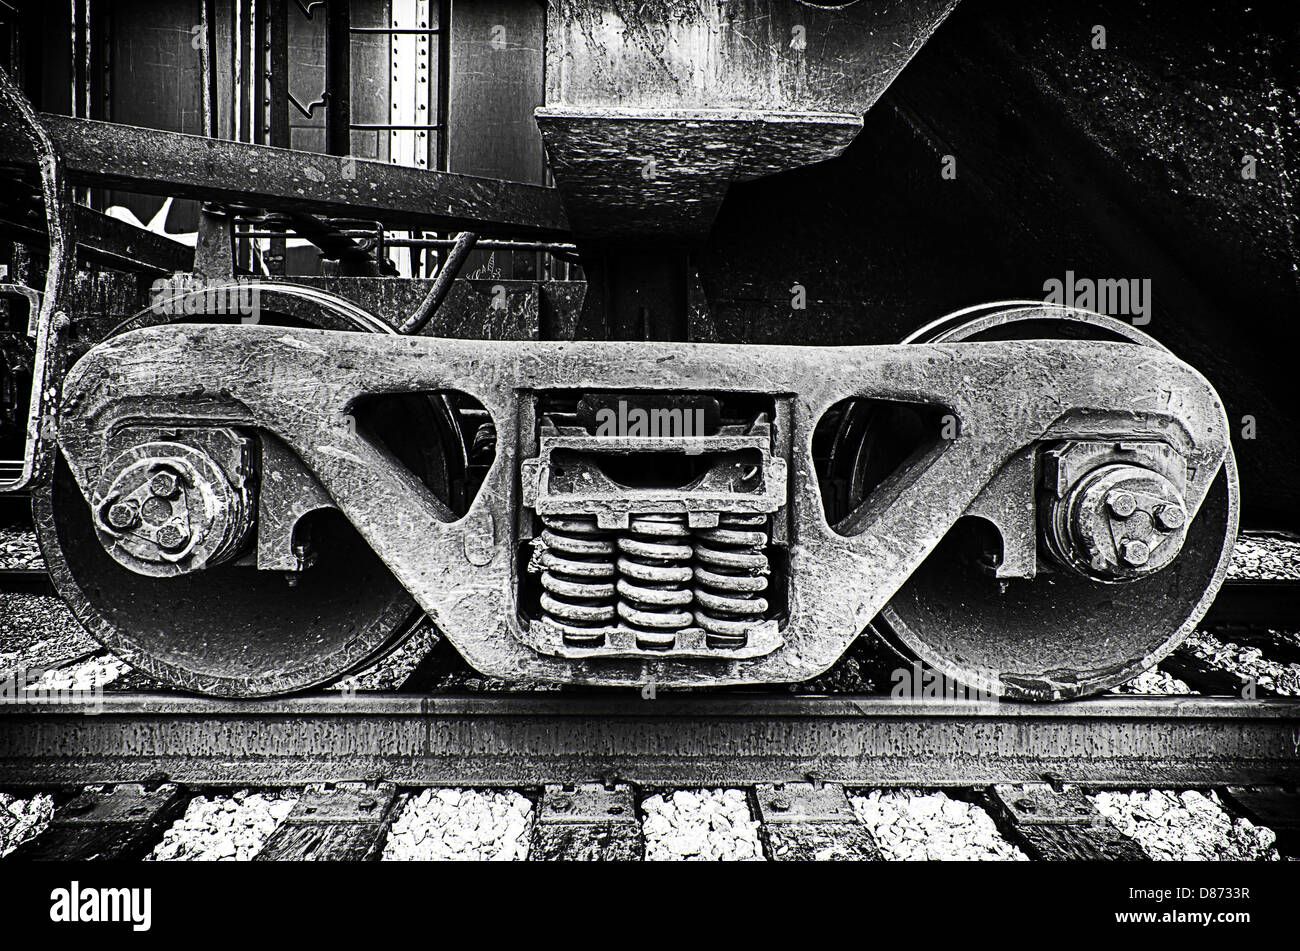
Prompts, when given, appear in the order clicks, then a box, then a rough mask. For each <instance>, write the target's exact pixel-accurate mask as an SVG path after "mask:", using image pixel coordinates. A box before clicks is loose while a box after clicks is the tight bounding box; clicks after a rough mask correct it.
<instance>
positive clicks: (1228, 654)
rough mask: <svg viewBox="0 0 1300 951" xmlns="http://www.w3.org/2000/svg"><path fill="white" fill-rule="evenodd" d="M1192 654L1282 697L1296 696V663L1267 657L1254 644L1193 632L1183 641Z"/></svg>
mask: <svg viewBox="0 0 1300 951" xmlns="http://www.w3.org/2000/svg"><path fill="white" fill-rule="evenodd" d="M1184 644H1185V649H1186V650H1189V651H1191V653H1192V654H1194V655H1195V656H1196V657H1198V658H1200V659H1201V660H1203V661H1205V662H1206V663H1208V664H1211V665H1212V666H1214V667H1218V668H1221V669H1223V670H1229V671H1231V672H1232V673H1234V674H1236V675H1237V676H1239V677H1242V678H1245V679H1247V680H1249V679H1250V678H1252V677H1253V678H1254V679H1255V682H1256V683H1257V684H1258V685H1259V686H1261V687H1264V688H1265V689H1267V690H1272V691H1273V692H1274V693H1276V694H1278V695H1280V696H1284V697H1300V664H1280V663H1278V662H1277V661H1275V660H1269V659H1268V658H1267V657H1265V656H1264V654H1263V652H1262V651H1261V650H1260V649H1259V648H1258V647H1242V646H1241V645H1240V644H1236V643H1234V642H1232V641H1228V640H1222V639H1220V638H1219V637H1217V636H1216V635H1214V634H1211V633H1209V632H1208V631H1193V632H1192V633H1191V634H1190V635H1189V636H1188V638H1187V640H1186V641H1185V642H1184Z"/></svg>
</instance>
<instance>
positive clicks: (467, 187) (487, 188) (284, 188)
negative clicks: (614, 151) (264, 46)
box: [0, 114, 568, 238]
mask: <svg viewBox="0 0 1300 951" xmlns="http://www.w3.org/2000/svg"><path fill="white" fill-rule="evenodd" d="M40 122H41V125H42V126H43V127H44V129H45V130H46V132H47V134H48V135H49V137H50V140H51V141H52V143H53V145H54V147H55V149H56V150H57V151H58V153H59V155H60V156H61V157H62V159H63V161H64V163H65V166H66V169H67V176H68V180H69V181H70V182H72V183H74V184H80V185H96V186H102V187H110V188H122V189H127V190H130V191H136V192H142V193H144V194H151V195H158V194H161V195H174V196H176V197H178V198H197V199H201V200H207V201H218V202H229V203H236V204H241V205H252V206H254V207H265V208H273V209H279V210H284V211H294V212H303V213H307V214H316V215H322V216H324V217H353V218H355V217H357V216H358V215H363V214H364V215H366V216H368V217H374V218H379V219H381V220H383V221H384V223H385V224H388V225H390V226H394V227H396V226H405V227H411V228H426V229H429V230H435V231H437V230H455V231H464V230H472V231H482V232H486V233H490V234H494V235H501V236H513V235H517V236H519V237H534V238H564V237H565V236H567V234H568V223H567V220H566V218H565V215H564V211H563V209H562V208H561V206H560V201H559V197H558V194H557V193H556V192H555V190H554V189H551V188H545V187H542V186H538V185H524V184H519V183H516V182H505V181H499V180H496V179H488V178H475V177H473V176H470V175H458V174H455V173H452V172H436V171H431V170H428V169H415V168H405V167H401V166H397V165H389V164H386V163H383V162H375V161H371V160H368V159H358V158H352V157H350V156H347V157H344V156H337V155H320V154H315V153H309V152H299V151H294V150H290V149H278V148H273V147H271V146H266V145H251V144H249V143H246V142H231V141H227V140H224V139H207V138H204V137H202V136H196V135H184V134H181V133H179V132H163V131H160V130H157V129H143V128H137V127H135V126H125V125H118V124H115V123H111V122H99V121H94V120H89V119H70V118H68V117H66V116H56V115H50V114H42V115H41V116H40ZM16 135H17V128H16V126H15V123H14V121H13V119H12V118H11V117H9V116H0V164H3V165H8V166H10V167H18V168H31V167H34V164H35V163H34V162H33V159H32V156H31V154H30V151H29V150H28V149H26V148H25V143H24V142H23V141H22V140H16Z"/></svg>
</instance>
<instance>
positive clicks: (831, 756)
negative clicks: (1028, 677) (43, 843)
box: [0, 691, 1300, 787]
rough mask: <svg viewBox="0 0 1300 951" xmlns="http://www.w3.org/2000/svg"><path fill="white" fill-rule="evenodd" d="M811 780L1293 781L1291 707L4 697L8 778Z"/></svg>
mask: <svg viewBox="0 0 1300 951" xmlns="http://www.w3.org/2000/svg"><path fill="white" fill-rule="evenodd" d="M810 776H812V777H816V778H817V779H819V780H825V781H829V782H835V783H842V784H846V785H854V786H925V787H943V786H979V785H987V784H992V783H1000V782H1040V781H1043V780H1044V779H1047V780H1048V781H1051V782H1064V783H1079V784H1088V785H1098V784H1104V785H1108V786H1210V785H1258V784H1282V785H1288V784H1293V783H1295V782H1297V781H1300V702H1292V701H1282V700H1253V701H1247V700H1237V699H1228V698H1206V697H1158V698H1157V697H1117V696H1110V697H1102V698H1095V699H1090V700H1082V701H1076V702H1070V703H1064V704H1054V705H1050V706H1048V705H1040V704H1020V703H1005V702H1004V703H998V702H990V701H952V700H942V699H937V700H906V699H895V698H890V697H881V696H831V697H797V696H772V695H770V694H767V695H763V694H744V693H729V694H712V695H703V694H681V695H677V694H666V693H664V692H660V694H659V696H658V698H657V699H653V700H649V699H642V698H640V697H639V696H638V695H637V694H636V693H635V692H632V691H628V692H627V693H626V694H613V695H607V694H593V695H582V694H573V693H563V694H559V693H555V692H549V693H528V694H508V695H492V696H484V695H456V696H413V695H401V694H370V695H368V694H353V695H348V694H338V695H329V696H326V695H313V696H304V697H294V698H288V699H278V700H268V701H223V700H213V699H204V698H193V697H186V696H180V695H176V694H119V695H114V694H112V693H106V694H103V695H102V696H99V697H97V698H95V701H94V705H93V706H91V707H86V706H84V705H78V704H68V703H61V704H54V703H22V704H11V705H6V706H3V707H0V777H3V779H2V780H0V781H2V782H3V783H4V784H6V785H9V786H58V785H66V784H72V783H76V784H95V783H121V782H160V781H163V780H164V779H165V780H169V781H172V782H177V783H186V784H202V785H216V786H220V785H267V786H274V785H304V784H309V783H319V782H341V781H349V780H358V781H371V782H374V781H386V782H391V783H394V784H397V785H399V786H416V785H423V786H438V785H470V786H529V785H540V784H546V783H575V782H588V781H593V780H603V781H606V782H609V781H622V782H631V783H636V784H639V785H643V786H656V785H663V786H687V785H710V784H719V783H725V784H729V785H751V784H757V783H772V782H794V781H803V780H807V779H808V778H809V777H810Z"/></svg>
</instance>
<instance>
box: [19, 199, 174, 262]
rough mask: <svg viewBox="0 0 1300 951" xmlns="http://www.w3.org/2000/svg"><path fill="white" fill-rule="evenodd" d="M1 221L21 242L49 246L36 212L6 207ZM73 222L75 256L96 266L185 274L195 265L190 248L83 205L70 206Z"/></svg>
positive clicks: (41, 221) (40, 218)
mask: <svg viewBox="0 0 1300 951" xmlns="http://www.w3.org/2000/svg"><path fill="white" fill-rule="evenodd" d="M0 218H2V219H3V220H0V231H3V232H5V233H7V234H8V235H10V236H12V237H14V238H17V239H18V240H20V241H23V242H26V243H32V244H36V245H38V246H42V247H48V245H49V231H48V229H47V228H46V226H45V224H44V221H43V220H42V216H41V215H40V214H39V213H38V212H36V211H35V210H32V209H26V208H13V207H6V208H5V209H4V210H3V211H2V212H0ZM72 221H73V228H74V230H75V232H76V236H77V251H78V253H79V254H83V255H85V256H86V258H87V260H89V261H91V262H93V263H95V264H101V265H104V266H106V267H113V268H125V269H127V270H131V271H149V272H152V273H155V274H170V273H171V272H173V271H187V270H189V269H190V267H191V265H192V264H193V262H194V249H193V248H189V247H186V246H185V245H183V244H181V243H180V242H179V241H174V240H172V239H171V238H168V237H166V236H164V235H160V234H155V233H154V232H152V231H146V230H144V229H143V228H137V227H136V226H135V225H132V224H130V223H129V222H125V221H121V220H119V219H117V218H110V217H109V216H108V215H105V214H103V213H102V212H98V211H95V210H94V209H93V208H87V207H86V206H85V205H74V206H73V208H72Z"/></svg>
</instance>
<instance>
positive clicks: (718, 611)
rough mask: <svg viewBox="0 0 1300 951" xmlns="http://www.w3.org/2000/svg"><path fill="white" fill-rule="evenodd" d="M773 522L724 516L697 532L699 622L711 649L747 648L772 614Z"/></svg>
mask: <svg viewBox="0 0 1300 951" xmlns="http://www.w3.org/2000/svg"><path fill="white" fill-rule="evenodd" d="M766 549H767V517H766V516H764V515H744V514H741V513H738V512H732V513H727V512H724V513H723V514H722V515H721V517H720V518H719V519H718V527H717V528H702V529H698V530H697V531H696V543H695V566H694V575H695V621H696V623H697V624H699V626H700V627H702V628H704V631H705V636H706V638H707V640H708V644H709V646H710V647H744V646H745V641H746V638H747V632H748V629H749V628H750V627H751V626H752V625H753V624H754V622H755V621H757V620H759V619H760V618H762V616H763V615H764V614H765V613H766V612H767V599H766V598H764V597H762V595H761V592H763V591H765V590H766V589H767V576H768V572H769V571H770V565H769V564H768V559H767V551H766Z"/></svg>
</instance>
